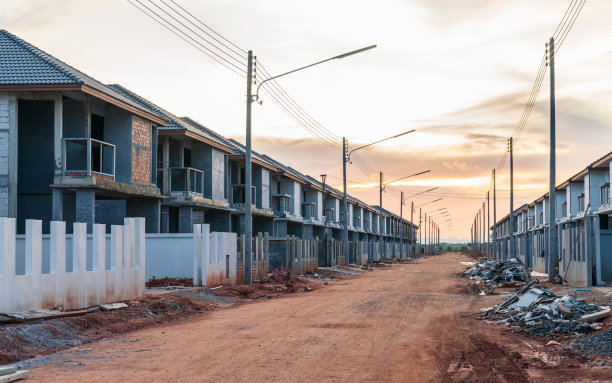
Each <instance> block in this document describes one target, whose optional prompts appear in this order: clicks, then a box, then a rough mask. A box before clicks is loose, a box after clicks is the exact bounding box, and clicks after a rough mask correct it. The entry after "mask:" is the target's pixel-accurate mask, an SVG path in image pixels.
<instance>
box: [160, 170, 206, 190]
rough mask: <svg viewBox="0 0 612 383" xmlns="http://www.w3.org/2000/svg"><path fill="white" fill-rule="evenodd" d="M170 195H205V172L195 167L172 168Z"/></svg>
mask: <svg viewBox="0 0 612 383" xmlns="http://www.w3.org/2000/svg"><path fill="white" fill-rule="evenodd" d="M169 171H170V185H169V186H170V195H185V196H188V195H195V196H198V197H203V196H204V172H203V171H202V170H198V169H194V168H170V169H169Z"/></svg>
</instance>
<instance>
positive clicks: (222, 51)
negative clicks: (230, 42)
mask: <svg viewBox="0 0 612 383" xmlns="http://www.w3.org/2000/svg"><path fill="white" fill-rule="evenodd" d="M136 1H138V2H140V1H139V0H136ZM148 1H149V3H150V4H153V5H154V6H155V7H156V8H157V9H159V10H160V11H162V12H164V13H165V14H166V15H168V17H170V18H171V19H172V20H174V21H175V22H177V23H179V24H180V25H182V26H183V28H185V29H187V30H188V31H189V32H191V33H193V34H194V35H195V36H197V37H199V38H200V39H202V40H204V41H206V42H207V43H208V44H210V45H211V46H213V47H214V48H215V49H217V50H218V51H220V52H221V53H223V54H225V55H226V56H227V57H228V58H230V59H232V60H234V61H235V62H236V64H233V63H232V64H231V65H236V67H237V68H240V67H238V66H237V65H243V66H246V65H245V63H244V61H241V60H238V59H237V58H236V57H234V56H232V55H231V54H229V53H227V52H226V51H225V50H223V49H221V48H219V47H218V46H216V45H215V44H213V43H212V42H210V41H209V40H207V39H206V38H204V37H203V36H202V35H200V34H199V33H197V32H195V31H194V30H193V29H191V28H189V27H188V26H187V25H185V24H184V23H183V22H182V21H181V20H179V19H177V18H176V17H174V16H173V15H171V14H170V13H169V12H168V11H166V10H165V9H164V8H162V7H160V6H159V5H158V4H157V3H156V2H154V1H153V0H148ZM160 1H162V2H163V0H160ZM164 4H165V3H164ZM170 9H172V10H173V11H175V12H176V10H175V9H174V8H170ZM175 27H176V26H175ZM211 52H213V54H214V55H215V56H217V57H219V58H220V59H222V60H225V61H227V59H225V58H223V57H222V56H221V55H219V54H218V53H216V52H214V51H212V50H211ZM227 62H228V63H230V61H227Z"/></svg>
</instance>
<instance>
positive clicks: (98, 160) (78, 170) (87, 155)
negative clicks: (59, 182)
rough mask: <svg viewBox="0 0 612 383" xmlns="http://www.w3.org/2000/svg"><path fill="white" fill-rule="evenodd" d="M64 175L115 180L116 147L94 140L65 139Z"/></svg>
mask: <svg viewBox="0 0 612 383" xmlns="http://www.w3.org/2000/svg"><path fill="white" fill-rule="evenodd" d="M63 146H64V148H63V149H64V169H63V171H64V175H65V176H68V177H84V176H95V177H98V178H104V179H109V180H114V179H115V145H113V144H109V143H108V142H104V141H99V140H96V139H93V138H64V145H63Z"/></svg>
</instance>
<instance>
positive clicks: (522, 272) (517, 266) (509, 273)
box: [459, 258, 533, 285]
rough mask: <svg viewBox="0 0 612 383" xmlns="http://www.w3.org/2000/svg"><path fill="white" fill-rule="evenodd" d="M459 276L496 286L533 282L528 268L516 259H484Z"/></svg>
mask: <svg viewBox="0 0 612 383" xmlns="http://www.w3.org/2000/svg"><path fill="white" fill-rule="evenodd" d="M459 276H460V277H462V278H469V279H473V280H476V281H485V282H486V283H493V284H496V285H506V284H513V283H526V282H530V281H532V280H533V277H532V276H531V274H530V273H529V270H528V269H527V267H526V266H525V265H524V264H523V262H521V261H520V260H518V259H516V258H510V259H508V260H506V261H502V260H494V259H488V258H482V259H480V261H478V262H476V263H475V264H474V265H473V266H471V267H470V268H468V269H467V270H466V271H464V272H463V273H461V274H459Z"/></svg>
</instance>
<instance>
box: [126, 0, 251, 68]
mask: <svg viewBox="0 0 612 383" xmlns="http://www.w3.org/2000/svg"><path fill="white" fill-rule="evenodd" d="M135 1H137V2H138V3H139V4H141V5H142V6H143V7H145V8H146V9H149V8H148V7H147V6H145V5H144V4H142V3H141V2H140V1H138V0H135ZM127 2H128V3H130V4H131V5H132V6H134V8H136V9H138V10H139V11H141V12H142V13H144V14H145V15H147V16H149V17H150V18H151V19H152V20H153V21H155V22H156V23H158V24H159V25H161V26H162V27H164V28H166V29H167V30H168V31H170V32H172V33H173V34H174V35H176V36H177V37H179V38H180V39H182V40H183V41H185V42H186V43H187V44H189V45H191V46H192V47H194V48H195V49H197V50H199V51H200V52H202V53H204V54H205V55H206V56H208V57H210V58H211V59H213V60H215V61H216V62H217V63H219V64H221V65H223V66H224V67H226V68H227V69H229V70H231V71H232V72H234V73H236V74H237V75H238V76H240V77H242V78H244V76H245V74H246V72H244V71H238V70H236V69H234V68H233V67H231V66H229V65H228V64H226V63H224V62H223V61H221V60H219V59H218V58H216V57H215V56H213V55H212V54H210V53H208V52H207V51H206V50H204V49H202V48H200V47H198V46H197V45H195V44H194V43H192V42H191V41H189V40H187V39H186V38H185V37H183V36H181V35H180V34H178V33H177V32H176V31H174V30H173V29H171V28H170V27H169V26H167V25H166V24H164V23H163V22H162V21H160V20H158V19H157V18H155V17H154V16H153V15H151V14H150V13H148V12H147V11H145V10H144V9H142V8H140V7H139V6H137V5H136V4H134V3H133V2H132V1H131V0H127ZM151 12H152V13H153V14H155V15H157V14H156V13H155V12H153V11H151ZM158 17H159V16H158ZM160 18H161V17H160ZM162 20H164V21H165V19H163V18H162ZM205 49H207V50H209V49H208V48H205Z"/></svg>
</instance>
